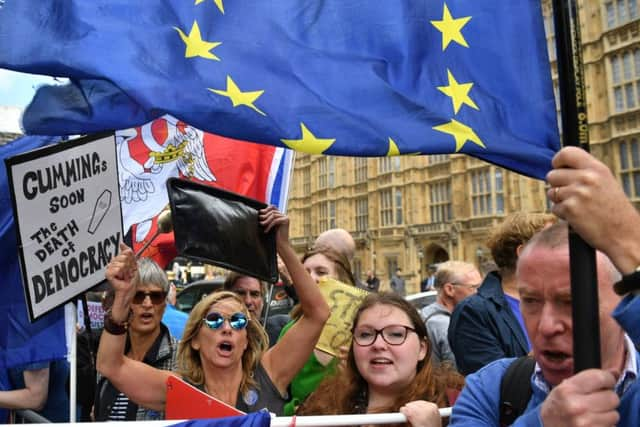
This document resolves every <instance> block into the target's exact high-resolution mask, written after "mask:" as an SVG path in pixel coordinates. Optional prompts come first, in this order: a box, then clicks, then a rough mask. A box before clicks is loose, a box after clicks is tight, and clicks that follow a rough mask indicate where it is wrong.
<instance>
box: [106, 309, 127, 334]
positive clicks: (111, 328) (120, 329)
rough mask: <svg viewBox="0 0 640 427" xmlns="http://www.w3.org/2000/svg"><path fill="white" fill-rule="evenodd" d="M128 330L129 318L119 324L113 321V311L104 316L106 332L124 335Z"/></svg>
mask: <svg viewBox="0 0 640 427" xmlns="http://www.w3.org/2000/svg"><path fill="white" fill-rule="evenodd" d="M127 329H129V318H127V320H125V321H124V322H122V323H118V322H116V321H115V320H113V317H112V316H111V310H109V311H107V312H106V313H105V314H104V330H105V331H107V332H109V333H110V334H111V335H124V334H126V333H127Z"/></svg>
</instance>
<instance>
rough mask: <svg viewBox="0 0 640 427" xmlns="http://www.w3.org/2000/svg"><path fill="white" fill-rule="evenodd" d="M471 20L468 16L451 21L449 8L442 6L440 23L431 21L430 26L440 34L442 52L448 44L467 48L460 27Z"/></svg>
mask: <svg viewBox="0 0 640 427" xmlns="http://www.w3.org/2000/svg"><path fill="white" fill-rule="evenodd" d="M470 19H471V17H470V16H465V17H464V18H457V19H453V17H452V16H451V13H450V12H449V8H448V7H447V4H446V3H445V5H444V11H443V12H442V20H441V21H431V24H432V25H433V26H434V27H436V28H437V29H438V31H440V32H441V33H442V51H443V52H444V50H445V49H446V48H447V46H449V43H451V42H452V41H453V42H456V43H458V44H459V45H461V46H464V47H469V45H468V44H467V41H466V40H465V39H464V36H463V35H462V33H461V31H462V27H464V26H465V25H466V24H467V22H469V20H470Z"/></svg>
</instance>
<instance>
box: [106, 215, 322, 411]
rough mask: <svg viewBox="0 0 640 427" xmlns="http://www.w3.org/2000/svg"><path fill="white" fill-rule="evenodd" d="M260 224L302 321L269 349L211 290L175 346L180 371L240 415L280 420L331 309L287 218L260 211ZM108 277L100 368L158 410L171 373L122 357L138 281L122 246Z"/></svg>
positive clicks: (229, 299)
mask: <svg viewBox="0 0 640 427" xmlns="http://www.w3.org/2000/svg"><path fill="white" fill-rule="evenodd" d="M259 219H260V223H261V225H262V226H263V227H264V230H265V232H269V230H271V229H272V228H275V229H276V244H277V249H278V253H279V254H280V256H281V257H282V259H283V261H284V262H285V264H286V266H287V269H288V270H289V273H290V274H291V277H292V279H293V281H294V283H295V287H296V292H297V294H298V297H299V298H300V304H301V307H302V311H303V313H304V316H303V317H302V318H301V319H300V320H299V321H298V322H297V323H296V325H295V326H294V327H292V328H291V330H290V331H289V333H288V334H287V336H286V337H285V338H284V339H282V340H281V341H279V342H278V343H277V344H276V345H275V346H273V347H272V348H270V349H269V350H266V349H267V346H268V342H267V337H266V333H265V332H264V329H263V328H262V327H261V326H260V323H259V320H258V319H254V318H252V317H251V315H250V314H249V311H248V309H247V308H246V306H245V305H244V304H243V302H242V300H241V299H240V298H238V296H237V295H236V294H234V293H232V292H219V293H213V294H211V295H209V296H207V297H206V298H205V299H203V300H202V301H201V302H199V303H198V304H197V305H196V306H195V307H194V308H193V310H192V311H191V314H190V316H189V320H188V321H187V325H186V326H185V330H184V335H183V337H182V340H181V341H180V345H179V350H178V366H179V369H178V374H179V375H180V376H182V377H183V378H184V379H185V380H186V381H188V382H190V383H191V384H193V385H194V386H196V387H198V388H200V389H201V390H203V391H205V392H206V393H208V394H209V395H211V396H213V397H215V398H217V399H219V400H222V401H223V402H225V403H227V404H229V405H231V406H234V407H236V408H238V409H240V410H242V411H245V412H254V411H258V410H260V409H263V408H266V409H268V410H269V411H270V412H273V413H275V414H276V415H281V414H282V412H283V406H284V402H285V399H286V394H287V387H288V385H289V383H290V382H291V380H292V378H293V377H294V376H295V374H296V373H297V372H298V371H299V370H300V369H301V368H302V366H303V365H304V363H305V361H306V360H307V358H308V357H309V355H310V354H311V352H312V351H313V348H314V346H315V344H316V342H317V340H318V338H319V336H320V332H321V331H322V328H323V326H324V324H325V322H326V321H327V319H328V317H329V306H328V305H327V304H326V303H325V302H324V299H323V298H322V294H321V293H320V291H319V290H318V288H317V286H316V285H315V283H314V281H313V279H311V277H310V276H309V274H307V272H306V271H305V270H304V267H303V266H302V264H301V263H300V261H299V260H298V257H297V256H296V254H295V252H294V251H293V248H292V247H291V245H290V244H289V219H288V218H287V217H286V216H284V215H283V214H281V213H280V212H279V211H278V210H277V209H276V208H274V207H268V208H266V209H262V210H261V211H260V213H259ZM106 275H107V279H108V280H109V281H110V282H111V284H112V285H113V287H114V289H115V291H116V292H115V300H114V305H113V308H112V310H111V312H110V314H109V315H108V317H107V322H106V324H109V326H108V327H105V330H106V332H107V333H104V334H103V337H102V340H101V342H100V348H99V350H98V370H99V371H100V372H101V373H102V374H103V375H105V376H106V377H108V378H109V379H110V380H111V382H112V383H113V384H114V385H115V386H117V387H118V388H119V389H120V390H122V391H124V392H125V393H126V394H127V395H128V396H129V397H130V398H131V399H132V400H134V401H136V402H138V403H139V404H140V405H142V406H144V407H147V408H150V409H155V410H158V411H160V410H163V409H164V406H165V403H166V394H167V388H166V381H167V379H168V377H169V376H170V375H171V373H170V372H166V371H160V370H157V369H153V368H151V367H149V366H148V365H145V364H143V363H139V362H137V361H134V360H132V359H130V358H127V357H124V356H123V355H122V353H123V351H122V350H123V347H124V336H123V335H122V334H121V328H122V329H124V327H123V325H124V324H125V323H126V321H127V316H128V313H129V307H130V301H131V298H132V296H133V293H134V289H133V282H134V281H135V280H136V277H137V275H136V270H135V258H134V256H133V252H132V251H131V249H129V248H128V247H126V246H125V245H123V247H122V252H121V253H120V254H119V255H118V256H117V257H115V258H114V259H113V260H112V261H111V263H109V266H108V267H107V273H106Z"/></svg>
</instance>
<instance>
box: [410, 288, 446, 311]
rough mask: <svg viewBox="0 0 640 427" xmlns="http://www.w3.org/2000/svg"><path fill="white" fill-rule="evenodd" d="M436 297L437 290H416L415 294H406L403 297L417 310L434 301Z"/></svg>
mask: <svg viewBox="0 0 640 427" xmlns="http://www.w3.org/2000/svg"><path fill="white" fill-rule="evenodd" d="M437 297H438V292H437V291H426V292H418V293H417V294H411V295H407V296H406V297H405V299H406V300H407V301H409V302H410V303H411V304H413V306H414V307H415V308H417V309H418V311H420V310H422V309H423V308H424V307H426V306H428V305H429V304H431V303H432V302H435V300H436V298H437Z"/></svg>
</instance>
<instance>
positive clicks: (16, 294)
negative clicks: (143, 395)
mask: <svg viewBox="0 0 640 427" xmlns="http://www.w3.org/2000/svg"><path fill="white" fill-rule="evenodd" d="M59 140H60V138H54V137H49V136H47V137H45V136H42V137H39V136H27V137H23V138H20V139H17V140H15V141H13V142H10V143H8V144H5V145H2V146H0V204H1V205H2V206H4V208H3V209H0V277H2V282H1V283H0V371H4V370H5V369H7V368H13V367H17V366H20V365H25V364H28V363H36V362H45V361H48V360H55V359H61V358H64V357H65V356H66V354H67V342H66V339H65V328H64V326H65V325H64V308H63V307H60V308H57V309H55V310H53V311H51V312H50V313H47V314H46V315H44V316H42V317H41V318H39V319H38V320H36V321H35V322H34V323H29V315H28V312H27V306H26V302H25V297H24V288H23V285H22V278H21V277H22V276H21V273H20V264H19V263H18V242H17V233H16V224H15V221H14V218H13V210H12V209H11V208H9V206H11V195H10V190H9V186H10V185H11V184H10V183H9V181H8V178H7V171H6V167H5V164H4V159H6V158H8V157H12V156H15V155H17V154H20V153H23V152H25V151H28V150H33V149H36V148H40V147H43V146H45V145H49V144H53V143H56V142H59ZM0 388H2V379H0ZM2 389H4V388H2ZM0 422H2V418H1V417H0Z"/></svg>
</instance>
